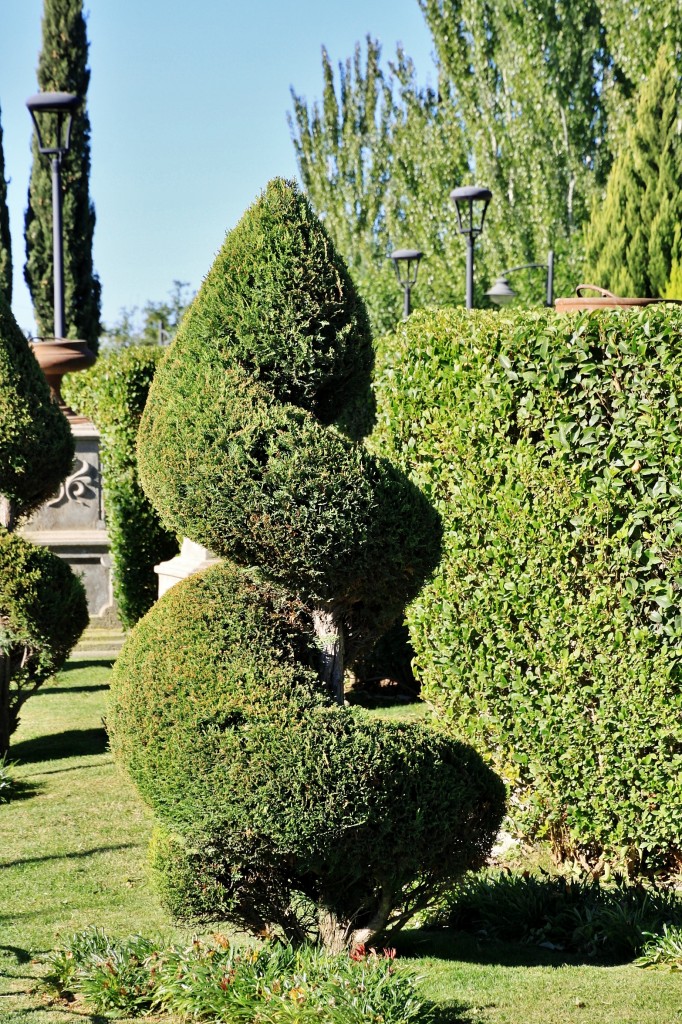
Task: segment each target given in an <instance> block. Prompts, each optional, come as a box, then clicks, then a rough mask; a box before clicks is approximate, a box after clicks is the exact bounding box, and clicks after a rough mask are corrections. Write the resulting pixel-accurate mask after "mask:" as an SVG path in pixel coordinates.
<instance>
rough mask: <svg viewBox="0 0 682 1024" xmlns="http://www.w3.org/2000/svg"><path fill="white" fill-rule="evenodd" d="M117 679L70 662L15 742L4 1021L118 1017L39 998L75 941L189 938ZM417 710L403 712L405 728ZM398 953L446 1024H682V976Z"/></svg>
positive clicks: (5, 878)
mask: <svg viewBox="0 0 682 1024" xmlns="http://www.w3.org/2000/svg"><path fill="white" fill-rule="evenodd" d="M109 673H110V666H109V665H108V664H106V663H101V662H100V663H96V662H85V663H84V662H81V663H75V662H74V663H71V664H70V665H69V666H68V667H67V669H66V670H65V671H64V672H63V673H62V674H61V675H60V676H59V677H58V678H57V679H56V680H55V681H53V682H52V683H51V684H49V685H47V686H46V687H45V688H44V689H43V690H42V691H40V692H39V694H37V695H36V696H35V697H33V698H31V700H30V701H29V702H28V703H27V704H26V706H25V708H24V716H23V721H22V724H21V726H20V728H19V731H18V732H17V733H16V734H15V737H14V744H13V750H12V755H11V756H12V757H13V758H14V759H15V760H17V761H19V762H20V764H19V767H18V768H17V770H16V774H17V776H18V777H19V778H20V779H21V781H22V783H23V784H24V785H25V786H26V787H27V788H26V790H25V792H24V793H23V796H22V799H20V800H17V801H15V802H13V803H11V804H8V805H0V1024H76V1022H81V1024H82V1022H84V1021H85V1022H90V1024H105V1022H106V1021H108V1020H109V1019H110V1018H109V1017H108V1016H106V1015H96V1014H94V1013H91V1012H88V1011H87V1010H86V1008H84V1007H83V1005H82V1004H81V1003H73V1004H66V1003H54V1002H50V1001H49V999H48V998H47V996H45V995H44V994H43V993H42V992H41V990H40V986H39V979H40V975H41V972H42V970H43V968H42V967H41V965H40V963H39V962H35V958H36V957H39V956H40V954H42V953H44V952H46V951H48V950H50V949H52V948H53V947H54V946H55V945H57V944H58V943H59V941H60V938H62V937H65V936H67V935H69V934H70V933H71V932H73V931H77V930H80V929H82V928H85V927H87V926H88V925H97V926H99V927H101V928H104V929H105V930H106V931H108V932H109V933H111V934H113V935H127V934H131V933H133V932H139V933H141V934H144V935H149V936H157V935H160V936H162V937H164V938H165V939H167V940H168V941H178V940H179V941H185V940H188V939H189V938H190V936H191V932H190V931H189V930H188V929H187V928H182V927H180V928H178V927H176V926H175V925H174V924H173V922H172V921H170V919H169V918H168V916H167V915H166V913H165V912H164V911H163V909H162V908H161V907H160V905H159V903H158V901H157V899H156V897H155V895H154V892H153V890H152V889H151V888H150V885H149V881H148V878H147V872H146V847H147V843H148V840H149V835H150V832H151V820H150V817H149V814H148V812H147V811H146V809H145V808H144V806H143V805H142V804H141V802H140V800H139V799H138V797H137V795H136V793H135V791H134V790H133V788H132V786H131V784H130V783H129V782H128V781H127V779H126V778H125V777H123V776H122V775H121V774H120V773H119V771H118V769H117V768H116V766H115V765H114V763H113V760H112V757H111V754H110V753H109V751H108V749H107V743H106V733H105V731H104V728H103V723H102V717H103V715H104V713H105V698H106V690H107V681H108V677H109ZM422 710H423V709H419V708H415V707H412V708H410V707H408V708H407V709H406V712H407V715H406V717H407V716H411V717H420V716H421V714H422ZM402 713H403V712H402V711H399V710H398V709H391V710H389V711H388V712H386V711H384V712H383V714H386V715H387V717H396V716H398V715H402ZM397 945H398V949H399V952H400V953H401V955H403V956H405V957H406V958H409V959H410V960H411V962H412V964H413V966H414V968H415V970H416V971H417V973H418V974H419V975H420V976H421V977H422V979H423V980H422V982H421V985H422V988H423V991H424V994H425V995H427V996H429V997H430V998H432V999H434V1000H436V1001H437V1002H438V1003H439V1004H440V1005H442V1006H443V1010H444V1013H443V1021H442V1024H448V1022H450V1021H451V1022H452V1024H455V1022H459V1024H678V1022H679V1024H682V975H675V974H667V973H660V972H649V971H642V970H640V969H638V968H635V967H631V966H624V967H609V968H604V967H595V966H592V965H585V964H580V963H569V964H565V963H564V962H563V960H562V957H561V955H560V954H557V953H552V952H549V951H546V950H541V949H534V948H531V947H522V946H502V945H493V944H490V943H485V942H482V941H478V940H476V939H474V938H472V937H470V936H458V935H449V934H448V933H445V932H438V933H428V932H425V931H412V932H408V933H405V935H404V936H403V937H401V938H400V939H399V941H398V942H397ZM147 1019H148V1020H149V1019H150V1018H147ZM166 1019H167V1018H166Z"/></svg>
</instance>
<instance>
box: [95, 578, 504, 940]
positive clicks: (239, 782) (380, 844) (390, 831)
mask: <svg viewBox="0 0 682 1024" xmlns="http://www.w3.org/2000/svg"><path fill="white" fill-rule="evenodd" d="M314 640H315V638H314V634H313V632H312V624H311V622H310V616H309V614H307V613H306V611H305V609H303V608H301V607H300V606H297V605H296V604H295V603H293V602H292V601H291V599H290V598H288V597H287V596H286V594H285V593H284V592H282V591H281V590H278V589H275V588H273V586H272V585H271V584H265V583H263V582H255V581H254V580H252V579H250V578H249V577H248V576H245V575H244V574H243V573H242V572H241V571H239V570H238V569H237V568H235V567H234V566H230V565H227V564H226V565H221V566H218V567H216V568H213V569H210V570H208V571H206V572H204V573H202V574H200V575H198V576H195V577H192V578H190V579H189V580H187V581H185V582H184V583H182V584H179V585H178V586H176V587H174V588H173V589H172V590H171V591H169V592H168V593H167V594H166V595H165V596H164V597H163V598H162V600H161V601H160V602H159V603H158V604H157V605H156V606H155V607H154V608H153V609H152V610H151V611H150V612H149V613H148V614H147V616H146V617H145V618H144V619H143V620H142V622H141V623H140V624H139V625H138V627H137V628H136V630H135V633H134V636H133V637H132V638H131V639H130V640H129V641H128V643H127V644H126V646H125V648H124V651H123V653H122V654H121V657H120V658H119V661H118V662H117V665H116V667H115V670H114V681H113V684H112V689H113V695H114V696H113V699H112V701H111V704H110V707H109V712H108V726H109V729H110V732H111V736H112V746H113V749H114V751H115V752H116V754H117V755H118V756H119V757H121V758H122V759H123V760H124V761H125V763H126V764H127V765H128V768H129V770H130V772H131V774H132V776H133V778H134V780H135V782H136V783H137V785H138V788H139V789H140V792H141V793H142V795H143V796H144V797H145V799H146V800H147V801H148V802H149V804H150V805H151V806H152V807H153V808H154V810H155V812H156V813H157V815H158V817H159V819H160V820H161V821H162V822H163V823H164V825H165V826H166V829H169V830H171V833H172V834H175V835H176V836H178V837H182V842H178V840H177V839H176V840H175V841H174V842H173V841H170V840H167V842H166V843H165V844H162V845H161V847H159V846H158V845H157V856H156V863H157V865H161V866H162V870H163V871H164V873H165V875H166V876H167V877H166V878H165V880H164V882H163V883H162V890H163V891H165V893H166V898H167V899H168V901H169V903H170V905H171V906H172V907H173V908H174V909H175V911H176V912H177V911H179V910H184V911H185V912H191V911H195V912H196V910H197V909H198V908H201V909H202V911H203V912H204V913H206V912H212V913H214V914H215V913H216V912H217V911H219V912H222V913H224V914H226V915H227V916H228V917H229V918H231V919H232V920H234V921H235V922H236V923H238V924H239V925H241V926H242V927H249V928H251V929H252V930H256V931H258V930H261V929H262V928H263V927H265V925H266V924H270V925H273V924H275V925H278V926H280V927H281V928H282V929H283V930H284V931H285V932H286V933H287V934H288V936H289V937H290V938H292V939H301V938H303V937H305V935H306V934H307V928H308V927H310V925H311V922H309V923H308V925H306V915H305V914H301V913H298V914H297V913H296V912H295V910H294V908H295V906H296V902H297V900H298V901H299V902H300V901H301V900H302V899H305V900H306V901H308V902H309V904H310V905H311V906H317V907H318V908H321V911H322V914H321V915H318V917H317V919H316V921H315V924H316V925H317V926H318V927H322V928H324V927H325V926H324V921H323V919H324V915H325V913H328V914H329V915H331V919H332V920H333V921H334V929H335V935H336V940H337V941H338V940H339V935H340V934H346V933H347V936H348V938H350V936H351V935H352V934H355V935H356V937H357V934H358V933H360V934H361V935H362V933H363V932H364V930H368V932H369V934H373V933H374V932H375V931H377V930H379V929H380V928H381V927H386V926H387V925H390V924H395V923H396V922H397V921H399V920H400V919H401V916H402V915H403V914H408V913H409V912H410V911H413V910H414V909H415V906H417V907H418V906H419V905H420V903H422V902H423V901H424V897H425V895H426V894H428V899H429V900H433V899H435V898H436V897H437V895H438V894H439V892H440V891H441V890H442V888H443V886H444V885H446V884H447V883H448V882H450V881H451V880H452V878H453V877H456V876H457V875H459V874H461V873H462V872H463V871H465V870H466V869H467V868H468V867H477V866H479V865H480V864H481V863H482V862H483V860H484V859H485V856H486V854H487V852H488V850H489V848H490V843H491V842H492V839H493V838H494V836H495V833H496V830H497V827H498V825H499V820H500V815H501V813H502V808H503V804H504V793H503V787H502V785H501V783H500V782H499V780H498V779H497V778H496V776H494V775H493V773H492V772H491V770H490V769H489V768H487V767H486V766H485V765H484V764H483V762H482V761H481V759H480V757H479V756H478V755H477V754H475V753H474V751H473V750H472V749H471V748H470V747H467V746H465V745H464V744H459V743H454V742H452V741H451V740H449V739H447V738H446V737H445V736H443V735H439V734H437V733H435V732H434V731H433V730H432V729H429V728H427V727H425V726H417V725H404V724H391V723H386V722H382V721H377V720H376V719H374V718H372V717H371V716H369V715H367V714H366V713H363V712H361V711H358V710H352V709H350V708H343V709H341V708H338V707H335V706H334V705H333V704H332V703H331V701H330V698H329V697H328V696H326V695H325V694H324V693H323V692H322V691H321V690H320V688H319V685H318V682H317V673H316V671H315V670H314V668H313V666H314V664H315V660H316V651H315V642H314ZM171 682H172V687H171V685H170V684H171ZM183 865H184V868H183ZM188 879H196V881H195V883H193V884H191V885H188ZM216 879H217V880H218V882H219V885H218V887H216V884H215V880H216ZM178 880H179V881H178ZM207 893H208V896H209V897H210V899H209V898H207V895H206V894H207ZM183 894H184V895H183ZM202 894H203V895H202ZM382 901H383V903H382ZM383 904H385V906H384V905H383ZM327 927H331V926H329V925H327ZM362 937H363V938H365V937H366V936H365V935H362ZM330 944H333V943H332V942H331V933H330Z"/></svg>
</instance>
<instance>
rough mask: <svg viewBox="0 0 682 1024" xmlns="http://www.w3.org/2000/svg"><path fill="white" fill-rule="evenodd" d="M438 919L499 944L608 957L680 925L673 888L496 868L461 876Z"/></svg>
mask: <svg viewBox="0 0 682 1024" xmlns="http://www.w3.org/2000/svg"><path fill="white" fill-rule="evenodd" d="M440 923H442V924H446V925H448V926H449V927H451V928H454V929H457V930H459V931H465V932H471V933H474V934H475V935H477V936H479V937H482V938H486V939H489V940H493V941H502V942H517V943H527V944H529V945H540V946H545V947H546V948H549V949H559V950H562V951H564V952H566V953H575V954H577V955H579V956H583V957H588V958H590V959H594V960H600V961H603V962H610V963H619V962H626V961H629V960H632V959H633V958H634V957H635V956H637V954H639V953H640V952H641V951H642V949H643V947H644V946H645V945H646V944H647V939H648V938H649V937H650V936H651V935H652V934H654V933H655V934H662V933H663V931H664V929H665V928H667V927H668V926H673V927H678V928H679V927H680V926H682V896H681V895H680V894H679V893H678V892H675V890H672V889H663V888H654V887H653V886H649V885H647V886H644V885H641V884H640V885H630V884H628V883H627V882H625V881H624V880H623V879H622V878H620V879H616V880H615V881H612V882H611V883H610V884H608V885H605V884H600V883H599V882H597V881H587V880H576V879H567V878H563V877H560V876H556V875H547V874H542V875H541V876H533V875H527V874H524V875H520V874H511V873H507V872H504V873H500V872H491V873H489V874H485V875H478V876H473V875H470V876H467V877H466V878H464V879H462V881H461V882H459V883H458V884H457V885H456V886H455V888H454V889H453V890H452V892H450V893H448V895H447V896H446V898H445V901H444V908H443V910H442V912H441V915H440Z"/></svg>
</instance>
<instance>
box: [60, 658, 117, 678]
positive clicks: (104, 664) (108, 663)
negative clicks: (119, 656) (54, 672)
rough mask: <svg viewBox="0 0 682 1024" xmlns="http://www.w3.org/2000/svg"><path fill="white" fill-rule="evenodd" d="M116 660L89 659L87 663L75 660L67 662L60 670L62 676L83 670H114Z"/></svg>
mask: <svg viewBox="0 0 682 1024" xmlns="http://www.w3.org/2000/svg"><path fill="white" fill-rule="evenodd" d="M115 661H116V658H89V659H88V660H87V661H85V660H83V661H79V660H77V659H73V660H72V661H67V662H66V664H65V665H64V667H63V668H62V669H61V670H60V672H59V675H60V676H66V675H68V674H69V672H79V671H80V670H81V669H82V668H113V665H114V662H115Z"/></svg>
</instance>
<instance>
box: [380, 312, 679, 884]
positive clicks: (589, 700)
mask: <svg viewBox="0 0 682 1024" xmlns="http://www.w3.org/2000/svg"><path fill="white" fill-rule="evenodd" d="M680 381H682V310H680V309H678V308H676V307H666V306H654V307H649V308H648V309H645V310H642V311H639V312H625V311H613V312H600V313H598V314H581V315H570V316H565V317H561V316H557V315H556V314H554V313H553V312H545V313H533V314H531V313H524V312H519V313H499V314H498V313H483V312H480V313H476V314H472V315H466V314H464V313H462V312H457V311H442V312H439V313H433V314H429V315H419V316H416V317H414V318H412V319H411V320H410V321H409V322H408V323H407V324H406V325H403V326H401V328H400V329H399V331H398V332H397V334H396V335H395V336H394V337H392V338H388V339H386V341H385V342H384V343H383V347H382V351H381V353H380V356H379V369H378V373H377V385H376V388H377V402H378V414H377V415H378V427H377V432H376V434H375V437H374V439H373V443H374V444H375V445H376V446H377V447H378V448H379V449H380V450H381V451H383V452H384V453H385V454H388V455H389V456H390V457H391V458H392V459H395V460H396V461H397V462H398V463H399V464H400V465H401V466H402V467H403V468H404V469H405V470H406V471H409V472H410V474H411V476H412V479H413V480H414V481H415V482H416V483H417V484H418V485H419V486H420V487H421V488H422V489H423V490H424V492H425V493H426V494H427V495H428V496H429V498H430V499H431V500H432V501H433V502H434V504H435V505H436V507H437V508H438V509H439V511H440V512H441V515H442V517H443V521H444V536H445V545H444V547H445V550H444V557H443V561H442V563H441V566H440V568H439V570H438V572H437V573H436V575H435V576H434V578H433V580H432V581H431V582H429V583H428V585H427V586H426V587H425V588H424V590H423V591H422V592H421V594H420V595H419V597H418V598H417V599H416V600H415V601H414V603H413V604H412V606H411V607H410V608H409V609H408V622H409V626H410V634H411V638H412V642H413V644H414V647H415V651H416V667H417V672H418V675H419V677H420V678H421V682H422V688H423V690H422V692H424V693H425V694H426V696H427V697H428V699H429V700H430V701H431V702H432V703H433V704H435V705H436V706H437V707H438V709H439V710H440V712H441V715H442V717H443V719H444V720H445V721H447V722H448V723H449V724H450V726H451V728H452V729H453V730H454V731H455V732H456V734H457V735H459V736H466V737H468V738H469V739H470V740H471V741H472V742H473V743H474V744H475V745H476V746H477V747H478V749H480V750H481V751H485V752H488V753H489V754H490V756H492V757H493V758H494V763H495V764H496V765H497V767H498V768H499V770H500V771H501V772H502V773H503V774H504V775H505V776H506V778H507V779H508V780H509V782H510V784H511V785H512V787H513V788H514V790H515V797H514V800H513V801H512V803H511V807H512V810H513V821H514V823H515V825H516V827H517V828H518V829H519V831H520V832H521V834H522V835H524V836H525V837H527V838H530V839H533V838H534V837H537V836H540V837H548V838H549V839H550V840H551V842H552V844H553V847H554V850H555V853H556V855H557V857H559V858H577V859H578V860H580V861H581V863H582V864H583V865H584V866H585V867H588V868H590V869H592V870H596V871H597V872H598V871H600V870H602V869H603V867H604V865H605V863H606V862H611V863H614V864H617V865H620V866H623V867H625V868H627V869H628V870H629V871H630V872H637V871H639V872H647V871H655V870H661V869H670V868H675V867H676V866H677V867H679V865H680V859H681V855H682V849H681V844H680V830H679V823H680V820H682V789H681V788H680V784H679V780H680V773H681V771H682V739H681V737H682V603H681V599H680V589H679V581H680V579H682V547H680V536H681V535H682V521H681V519H680V511H679V510H680V498H681V497H682V427H681V425H680V416H679V408H680V405H681V404H682V386H681V384H680Z"/></svg>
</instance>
